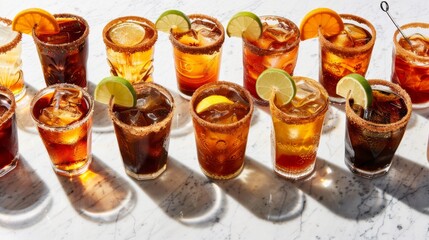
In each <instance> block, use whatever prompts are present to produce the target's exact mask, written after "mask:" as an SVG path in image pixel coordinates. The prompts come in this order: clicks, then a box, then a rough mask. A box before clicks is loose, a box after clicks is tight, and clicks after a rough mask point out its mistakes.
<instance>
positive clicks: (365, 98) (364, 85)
mask: <svg viewBox="0 0 429 240" xmlns="http://www.w3.org/2000/svg"><path fill="white" fill-rule="evenodd" d="M336 92H337V94H338V95H340V96H341V97H343V98H347V95H348V94H350V98H353V100H354V103H355V104H358V105H360V106H362V107H363V108H364V109H366V108H368V107H369V106H371V104H372V89H371V86H370V85H369V83H368V81H367V80H366V79H365V78H364V77H363V76H361V75H359V74H357V73H352V74H349V75H347V76H345V77H343V78H341V79H340V81H339V82H338V83H337V89H336Z"/></svg>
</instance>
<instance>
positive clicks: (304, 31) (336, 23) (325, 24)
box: [299, 8, 344, 40]
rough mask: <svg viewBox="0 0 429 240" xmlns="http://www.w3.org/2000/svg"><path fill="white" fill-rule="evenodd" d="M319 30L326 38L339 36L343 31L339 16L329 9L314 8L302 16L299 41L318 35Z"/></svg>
mask: <svg viewBox="0 0 429 240" xmlns="http://www.w3.org/2000/svg"><path fill="white" fill-rule="evenodd" d="M319 28H320V29H321V31H322V34H323V35H324V36H326V37H329V36H333V35H337V34H339V33H340V32H341V31H342V30H343V29H344V23H343V20H342V19H341V17H340V15H338V13H336V12H335V11H334V10H332V9H329V8H316V9H314V10H312V11H310V12H309V13H307V14H306V15H305V16H304V19H303V20H302V21H301V25H300V27H299V31H300V33H301V40H306V39H309V38H314V37H317V36H318V35H319Z"/></svg>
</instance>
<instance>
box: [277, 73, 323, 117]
mask: <svg viewBox="0 0 429 240" xmlns="http://www.w3.org/2000/svg"><path fill="white" fill-rule="evenodd" d="M292 79H293V80H304V81H306V82H310V83H311V85H313V86H315V87H317V89H319V91H320V93H321V95H323V96H324V98H325V99H324V100H325V101H324V102H325V104H324V105H323V107H322V108H321V109H320V110H319V111H317V112H315V113H313V114H311V115H310V116H306V117H302V116H297V115H290V114H288V113H286V112H284V111H282V110H280V108H279V107H278V106H277V105H276V104H275V103H274V97H275V95H274V94H271V97H270V100H269V103H270V109H271V114H272V115H273V116H275V117H277V118H279V119H280V120H281V121H282V122H287V123H291V124H304V123H309V122H313V121H314V120H315V119H316V118H318V117H319V116H321V115H322V114H325V113H326V112H327V111H328V108H329V95H328V92H327V91H326V89H325V88H324V87H323V86H322V85H321V84H320V83H319V82H318V81H316V80H314V79H312V78H309V77H303V76H292ZM272 110H274V112H273V111H272Z"/></svg>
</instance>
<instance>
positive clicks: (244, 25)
mask: <svg viewBox="0 0 429 240" xmlns="http://www.w3.org/2000/svg"><path fill="white" fill-rule="evenodd" d="M226 33H227V34H228V36H229V37H240V38H245V39H247V40H249V41H256V40H257V39H258V38H259V37H260V36H261V34H262V23H261V20H260V19H259V17H258V16H256V15H255V14H254V13H251V12H239V13H237V14H235V15H234V16H233V17H232V18H231V19H230V20H229V22H228V26H227V27H226Z"/></svg>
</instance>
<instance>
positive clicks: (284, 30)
mask: <svg viewBox="0 0 429 240" xmlns="http://www.w3.org/2000/svg"><path fill="white" fill-rule="evenodd" d="M294 34H295V32H294V31H293V30H292V29H290V28H289V26H287V25H286V24H283V23H279V24H278V25H271V26H269V27H267V28H266V29H265V31H264V35H266V36H269V37H270V38H272V39H273V40H274V41H276V42H278V43H285V42H287V41H289V40H290V39H291V38H292V37H293V36H294Z"/></svg>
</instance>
